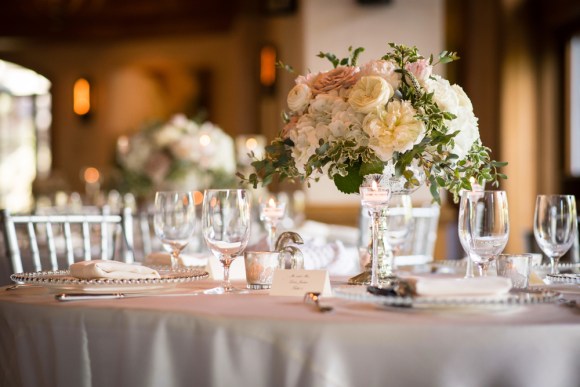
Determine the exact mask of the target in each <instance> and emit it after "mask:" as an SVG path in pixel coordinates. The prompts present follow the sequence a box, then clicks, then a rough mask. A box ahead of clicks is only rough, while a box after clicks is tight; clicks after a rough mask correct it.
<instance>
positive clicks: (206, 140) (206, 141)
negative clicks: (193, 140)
mask: <svg viewBox="0 0 580 387" xmlns="http://www.w3.org/2000/svg"><path fill="white" fill-rule="evenodd" d="M210 142H211V137H210V136H208V135H207V134H202V135H201V136H200V137H199V143H200V144H201V146H208V145H209V143H210Z"/></svg>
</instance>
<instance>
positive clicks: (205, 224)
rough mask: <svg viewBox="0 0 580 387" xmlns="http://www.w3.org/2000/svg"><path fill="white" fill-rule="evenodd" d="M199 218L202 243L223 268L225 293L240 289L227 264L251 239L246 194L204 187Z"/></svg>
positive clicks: (236, 190) (237, 190) (243, 191)
mask: <svg viewBox="0 0 580 387" xmlns="http://www.w3.org/2000/svg"><path fill="white" fill-rule="evenodd" d="M201 217H202V232H203V238H204V239H205V243H206V244H207V247H208V248H209V249H210V250H211V252H212V253H213V254H214V255H215V256H216V257H217V258H219V260H220V262H221V264H222V265H223V267H224V282H223V285H222V286H223V290H224V292H226V293H232V292H239V291H240V290H238V289H234V288H233V287H232V284H231V283H230V265H231V264H232V262H233V261H234V259H235V258H236V257H237V256H238V255H240V254H241V253H242V252H243V251H244V249H245V248H246V245H247V244H248V240H249V238H250V219H251V216H250V199H249V197H248V193H247V192H246V190H243V189H222V190H220V189H209V190H206V191H205V193H204V198H203V208H202V214H201Z"/></svg>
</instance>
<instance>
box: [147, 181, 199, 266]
mask: <svg viewBox="0 0 580 387" xmlns="http://www.w3.org/2000/svg"><path fill="white" fill-rule="evenodd" d="M153 226H154V229H155V235H157V237H158V238H159V239H160V240H161V243H162V244H163V247H164V248H165V249H166V250H167V251H168V252H170V253H171V267H172V268H176V267H177V266H179V254H180V253H181V251H182V250H183V249H184V248H185V246H187V244H188V243H189V240H190V238H191V237H192V235H193V232H194V230H195V203H194V201H193V195H192V193H191V192H189V191H187V192H185V191H167V192H157V193H156V194H155V205H154V214H153Z"/></svg>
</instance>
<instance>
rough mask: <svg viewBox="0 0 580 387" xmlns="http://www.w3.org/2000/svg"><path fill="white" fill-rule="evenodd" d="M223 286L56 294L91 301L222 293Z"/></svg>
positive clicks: (73, 299) (66, 299)
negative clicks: (143, 291) (179, 289)
mask: <svg viewBox="0 0 580 387" xmlns="http://www.w3.org/2000/svg"><path fill="white" fill-rule="evenodd" d="M221 293H223V288H221V287H219V288H211V289H206V290H201V291H196V292H190V293H60V294H57V295H55V296H54V298H55V299H56V300H58V301H63V302H65V301H89V300H114V299H119V298H142V297H185V296H199V295H203V294H221Z"/></svg>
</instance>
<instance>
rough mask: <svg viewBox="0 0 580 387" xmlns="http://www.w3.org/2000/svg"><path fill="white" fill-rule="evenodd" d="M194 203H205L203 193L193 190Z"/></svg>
mask: <svg viewBox="0 0 580 387" xmlns="http://www.w3.org/2000/svg"><path fill="white" fill-rule="evenodd" d="M193 203H194V204H195V205H196V206H198V205H200V204H201V203H203V194H202V193H201V192H199V191H194V192H193Z"/></svg>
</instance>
